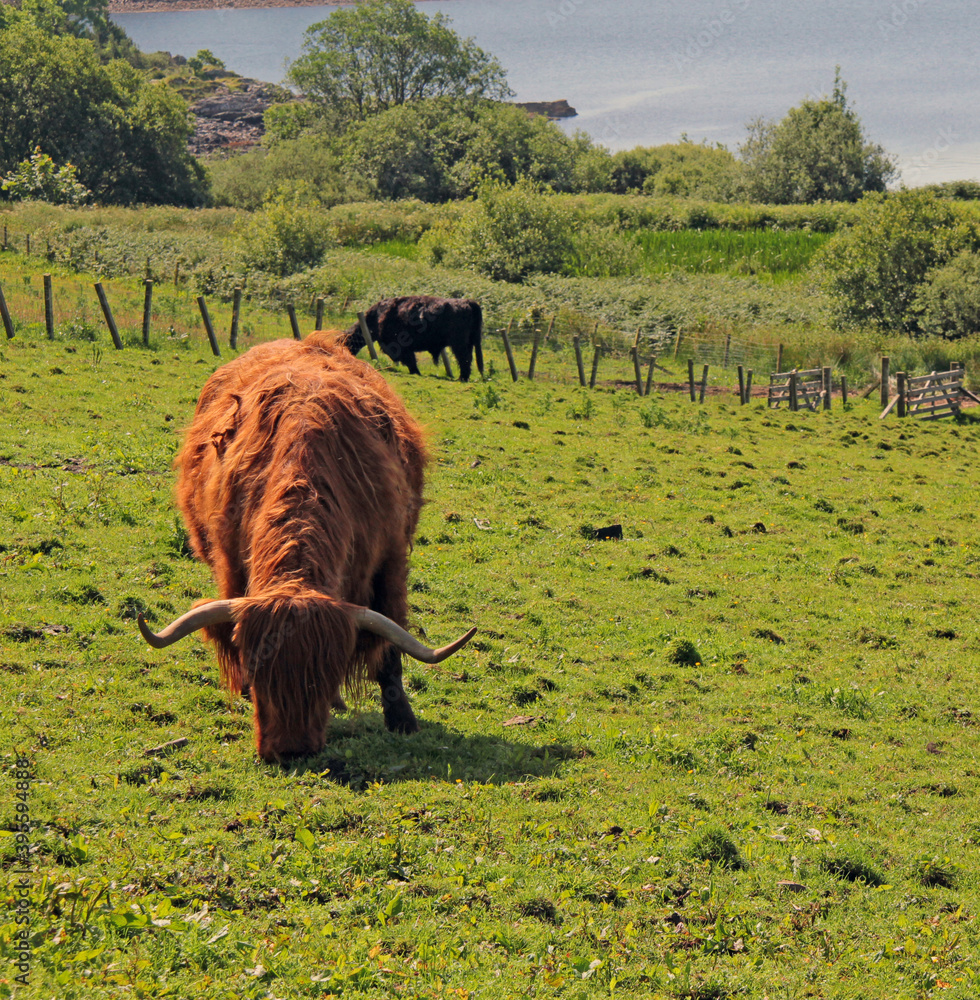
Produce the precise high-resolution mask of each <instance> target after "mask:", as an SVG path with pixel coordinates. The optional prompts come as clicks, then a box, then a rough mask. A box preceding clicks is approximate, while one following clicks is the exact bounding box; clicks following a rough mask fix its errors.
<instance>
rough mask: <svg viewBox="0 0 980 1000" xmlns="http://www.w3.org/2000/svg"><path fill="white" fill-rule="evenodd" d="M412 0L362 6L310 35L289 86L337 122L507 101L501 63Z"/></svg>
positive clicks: (378, 0) (370, 0) (375, 0)
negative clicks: (463, 101) (442, 101)
mask: <svg viewBox="0 0 980 1000" xmlns="http://www.w3.org/2000/svg"><path fill="white" fill-rule="evenodd" d="M449 24H450V22H449V19H448V18H447V17H445V15H443V14H436V15H434V16H433V17H431V18H429V17H426V15H425V14H423V13H421V12H420V11H418V10H417V9H416V7H415V5H414V4H413V3H412V2H411V0H364V2H363V3H359V4H358V5H357V6H356V7H354V8H352V9H350V10H338V11H335V12H334V13H333V14H331V15H330V16H329V17H328V18H327V19H326V20H325V21H320V22H318V23H317V24H314V25H311V26H310V27H309V28H307V30H306V35H305V39H304V42H303V53H302V55H300V57H299V58H298V59H296V60H295V61H294V62H293V63H292V64H291V65H290V66H289V71H288V73H289V79H290V81H291V82H292V83H293V84H294V85H295V86H297V87H298V88H299V89H300V90H302V91H303V92H304V93H305V94H307V95H308V96H309V98H310V99H311V100H312V101H313V102H314V103H315V104H316V105H318V106H319V108H320V109H321V112H322V114H323V115H324V116H325V117H326V118H328V119H330V120H333V121H336V122H340V123H346V122H349V121H360V120H363V119H364V118H367V117H368V116H369V115H372V114H376V113H378V112H379V111H385V110H386V109H388V108H392V107H395V106H396V105H399V104H405V103H408V102H410V101H420V100H423V99H425V98H427V97H497V98H500V97H506V96H508V95H509V94H510V89H509V88H508V87H507V83H506V75H505V73H504V70H503V68H502V67H501V65H500V63H499V62H497V60H496V59H494V58H493V57H492V56H490V55H488V54H487V53H486V52H484V51H483V50H482V49H480V48H479V47H478V46H477V45H476V44H475V43H474V41H473V40H472V39H470V38H467V39H464V38H460V36H459V35H457V34H456V33H455V32H454V31H453V30H452V29H451V28H450V27H449Z"/></svg>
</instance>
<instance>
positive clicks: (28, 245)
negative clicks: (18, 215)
mask: <svg viewBox="0 0 980 1000" xmlns="http://www.w3.org/2000/svg"><path fill="white" fill-rule="evenodd" d="M24 246H25V247H26V248H27V256H28V257H30V255H31V234H30V233H28V234H27V235H26V236H25V237H24Z"/></svg>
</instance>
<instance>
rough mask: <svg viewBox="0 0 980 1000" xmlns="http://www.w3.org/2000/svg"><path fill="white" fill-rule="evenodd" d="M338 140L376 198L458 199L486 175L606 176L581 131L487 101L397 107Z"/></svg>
mask: <svg viewBox="0 0 980 1000" xmlns="http://www.w3.org/2000/svg"><path fill="white" fill-rule="evenodd" d="M343 145H344V149H345V156H346V158H347V161H348V163H349V164H350V168H351V173H352V174H353V175H358V176H363V177H366V178H367V179H368V180H369V181H370V182H371V184H372V185H373V186H374V188H375V190H376V193H377V194H378V196H379V197H382V198H405V197H415V198H420V199H423V200H425V201H445V200H447V199H450V198H464V197H467V196H469V195H472V194H475V193H476V192H477V190H478V189H479V187H480V184H481V183H482V182H483V181H484V180H486V179H487V178H493V179H496V180H498V181H503V182H506V183H510V184H512V183H514V182H515V181H517V180H518V179H520V178H528V179H530V180H532V181H535V182H538V183H540V184H546V185H548V186H549V187H551V188H553V189H554V190H556V191H572V190H579V189H582V188H586V187H588V188H590V189H595V188H596V187H598V186H599V185H601V184H602V183H604V181H605V180H606V177H607V175H608V172H607V171H606V172H604V171H603V167H604V166H605V164H606V163H608V155H609V154H608V153H606V152H605V151H604V150H596V149H595V147H593V146H592V143H591V141H590V140H589V138H588V137H587V136H585V135H582V134H577V135H575V136H573V137H571V138H569V136H567V135H566V134H565V133H564V132H563V131H562V130H561V129H560V128H559V127H558V126H557V125H556V124H555V123H554V122H550V121H548V120H547V119H546V118H543V117H541V116H540V115H529V114H528V113H527V112H526V111H524V110H523V109H522V108H518V107H515V106H513V105H509V104H501V103H496V102H491V101H477V102H473V101H463V100H449V99H436V100H428V101H416V102H413V103H411V104H405V105H400V106H398V107H394V108H390V109H389V110H387V111H384V112H382V113H380V114H378V115H374V116H373V117H371V118H369V119H368V120H367V121H364V122H361V123H358V124H356V125H354V126H353V127H352V128H351V129H350V130H349V132H348V134H347V136H346V137H345V140H344V143H343ZM587 156H588V157H590V159H589V160H588V161H586V160H585V159H584V158H585V157H587Z"/></svg>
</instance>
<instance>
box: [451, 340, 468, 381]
mask: <svg viewBox="0 0 980 1000" xmlns="http://www.w3.org/2000/svg"><path fill="white" fill-rule="evenodd" d="M453 355H454V356H455V358H456V364H458V365H459V380H460V382H469V380H470V374H471V373H472V371H473V349H472V348H467V347H458V346H457V345H456V344H453Z"/></svg>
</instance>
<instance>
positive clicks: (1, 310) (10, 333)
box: [0, 287, 14, 340]
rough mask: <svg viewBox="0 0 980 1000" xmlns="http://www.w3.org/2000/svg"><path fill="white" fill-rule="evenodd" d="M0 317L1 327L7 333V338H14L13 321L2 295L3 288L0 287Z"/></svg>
mask: <svg viewBox="0 0 980 1000" xmlns="http://www.w3.org/2000/svg"><path fill="white" fill-rule="evenodd" d="M0 319H2V320H3V328H4V330H5V331H6V334H7V340H13V339H14V321H13V320H12V319H11V318H10V310H9V309H8V308H7V300H6V299H5V298H4V297H3V288H2V287H0Z"/></svg>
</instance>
